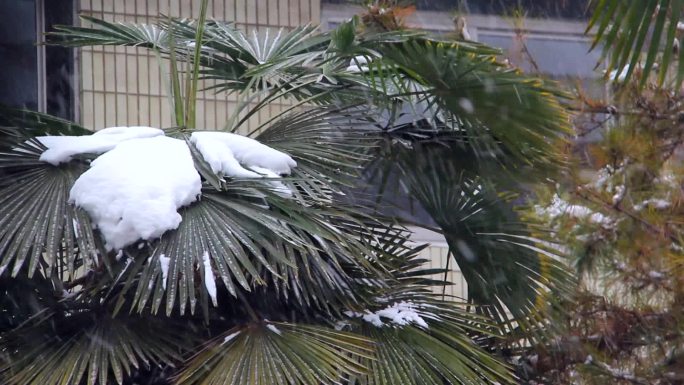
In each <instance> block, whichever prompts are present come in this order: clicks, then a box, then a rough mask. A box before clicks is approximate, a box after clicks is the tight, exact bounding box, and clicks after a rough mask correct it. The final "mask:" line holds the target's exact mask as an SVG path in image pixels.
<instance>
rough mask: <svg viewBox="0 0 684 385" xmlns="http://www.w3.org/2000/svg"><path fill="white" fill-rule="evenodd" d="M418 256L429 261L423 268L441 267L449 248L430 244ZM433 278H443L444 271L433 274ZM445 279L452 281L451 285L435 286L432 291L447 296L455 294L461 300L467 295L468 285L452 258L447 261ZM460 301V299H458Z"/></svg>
mask: <svg viewBox="0 0 684 385" xmlns="http://www.w3.org/2000/svg"><path fill="white" fill-rule="evenodd" d="M420 256H421V257H422V258H425V259H427V260H428V261H429V263H428V264H427V265H426V266H425V268H429V269H443V268H445V267H446V265H447V259H448V258H449V249H448V248H447V247H445V246H443V245H437V246H430V247H427V248H425V249H424V250H423V251H421V253H420ZM433 278H434V279H439V280H443V279H444V273H441V274H435V275H434V276H433ZM447 281H449V282H452V283H453V284H452V285H447V286H446V287H445V288H444V287H435V288H434V289H433V291H434V292H435V293H438V294H442V293H444V294H446V295H447V296H455V297H458V298H461V299H463V300H465V299H467V297H468V286H467V284H466V282H465V280H464V279H463V274H462V273H461V271H460V270H459V269H458V266H456V263H455V262H454V259H453V258H451V261H450V262H449V271H448V272H447ZM459 301H460V300H459Z"/></svg>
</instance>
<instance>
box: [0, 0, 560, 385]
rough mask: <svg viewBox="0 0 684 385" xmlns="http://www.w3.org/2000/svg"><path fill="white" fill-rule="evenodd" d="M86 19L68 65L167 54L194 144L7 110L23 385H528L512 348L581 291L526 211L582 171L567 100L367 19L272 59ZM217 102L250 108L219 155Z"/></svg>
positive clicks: (9, 316) (72, 34) (301, 40)
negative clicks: (404, 201) (74, 59)
mask: <svg viewBox="0 0 684 385" xmlns="http://www.w3.org/2000/svg"><path fill="white" fill-rule="evenodd" d="M202 5H203V9H206V1H205V2H203V4H202ZM204 13H205V12H204V11H203V12H202V13H201V14H202V15H204ZM84 19H85V21H87V22H89V23H91V24H92V25H91V26H90V27H73V26H65V27H62V28H61V29H60V31H59V32H57V33H56V34H54V35H53V36H52V37H53V42H55V43H59V44H63V45H67V46H73V47H81V46H87V45H125V46H138V47H145V48H148V49H149V50H151V51H152V52H154V53H155V54H156V55H158V57H159V60H160V63H168V65H169V68H170V73H171V74H170V77H169V82H168V83H169V101H170V103H171V104H172V106H173V107H174V108H173V110H174V113H175V122H176V125H177V126H176V127H170V128H165V129H164V130H163V131H162V130H157V129H151V128H147V129H138V130H135V129H131V128H110V129H108V130H104V131H103V132H98V133H96V134H91V133H90V132H89V131H88V130H87V129H85V128H83V127H80V126H78V125H76V124H73V123H70V122H66V121H62V120H60V119H57V118H53V117H50V116H46V115H42V114H39V113H32V112H26V111H12V110H7V109H3V111H2V112H3V114H2V116H3V118H2V125H3V126H5V127H4V128H2V135H3V136H2V142H1V146H2V148H1V149H0V170H2V173H3V174H2V179H1V180H0V205H1V207H2V208H3V209H2V214H0V271H2V273H1V275H0V285H2V286H1V287H2V291H3V296H2V299H0V302H1V303H2V307H1V308H0V311H1V313H0V324H1V327H0V378H2V381H3V382H5V383H9V384H77V383H88V384H95V383H99V384H102V385H104V384H107V383H109V382H111V381H112V378H113V381H115V382H116V383H119V384H123V383H131V384H132V383H141V382H142V383H179V384H194V383H202V384H306V385H310V384H330V383H345V384H374V385H380V384H388V385H389V384H416V385H422V384H444V383H448V384H457V383H458V384H461V383H465V384H476V383H512V382H514V379H515V376H514V374H513V373H512V370H511V369H510V367H509V366H508V365H506V363H505V361H504V356H503V355H502V352H504V348H505V349H507V350H506V352H507V353H506V354H513V353H511V352H510V349H513V348H515V347H516V346H521V345H524V344H527V343H529V342H525V341H529V340H535V339H543V338H545V336H546V334H545V332H546V331H547V329H548V327H549V325H548V324H547V322H545V314H546V313H547V311H550V310H553V309H554V306H555V304H556V303H557V300H558V298H561V297H563V295H564V293H566V292H567V291H568V286H569V285H571V284H572V279H571V277H570V275H569V274H568V273H567V269H566V268H565V266H564V264H563V263H562V261H561V260H559V258H558V253H557V252H554V250H552V249H551V250H549V249H548V243H540V242H539V240H538V239H537V238H535V237H534V236H533V235H534V234H539V231H538V230H539V229H533V228H531V227H530V225H528V224H527V223H525V222H524V221H523V220H522V219H521V218H520V217H519V216H518V214H517V213H516V211H515V210H514V209H513V203H514V201H513V200H514V199H515V194H513V192H515V191H519V190H520V189H521V188H522V187H521V186H523V185H524V184H525V183H532V182H536V181H539V180H540V179H542V178H543V177H544V176H545V175H546V172H547V171H549V170H551V169H554V168H557V167H559V166H561V162H560V161H559V158H558V157H557V154H556V153H555V152H553V151H552V149H553V148H554V147H553V143H554V142H555V141H558V140H562V135H563V134H564V133H565V132H566V130H567V118H566V116H565V112H564V110H563V108H562V107H561V105H560V104H559V98H562V96H563V95H562V94H560V93H559V92H557V91H556V90H555V89H554V87H553V86H552V85H549V84H546V83H544V82H543V81H541V80H539V79H533V78H528V77H525V76H523V75H521V74H520V73H519V72H517V71H515V70H513V69H510V68H508V67H506V66H505V65H503V64H501V63H499V62H498V61H497V59H496V55H497V54H498V51H496V50H493V49H491V48H488V47H485V46H482V45H479V44H476V43H473V42H467V41H452V40H442V39H440V38H438V37H434V36H430V35H429V34H426V33H423V32H419V31H413V30H388V31H383V30H376V29H373V28H367V27H365V26H364V25H362V24H361V23H360V22H359V20H358V19H353V20H351V21H349V22H347V23H343V24H342V25H341V26H340V27H338V28H337V29H336V30H334V31H332V32H330V33H318V32H317V31H316V28H315V27H313V26H303V27H299V28H296V29H294V30H292V31H289V32H285V31H281V32H280V33H278V34H277V35H275V36H274V35H270V36H253V37H250V36H247V35H245V34H244V33H243V32H241V31H240V30H238V29H237V28H236V27H235V26H234V25H233V24H231V23H225V22H219V21H206V20H205V19H204V17H203V16H202V17H200V19H199V20H179V19H161V20H160V21H159V22H158V23H157V24H128V23H113V22H106V21H102V20H97V19H94V18H88V17H85V18H84ZM181 69H183V71H181ZM200 79H204V80H210V81H211V82H212V83H211V84H212V89H213V90H214V91H217V92H226V93H231V94H235V95H237V97H238V100H240V101H241V103H240V104H239V107H238V109H237V110H236V111H235V112H234V113H233V115H232V116H230V117H228V119H227V123H226V126H225V127H223V128H220V127H216V128H217V129H220V131H219V132H206V131H205V130H203V128H200V127H195V119H194V115H195V111H194V103H195V97H196V94H197V90H198V87H199V80H200ZM281 100H286V101H288V102H289V103H290V104H291V105H292V107H291V108H290V109H289V110H288V111H286V112H284V113H283V114H281V115H280V116H277V117H276V118H274V119H273V120H271V121H268V122H266V123H264V124H263V125H262V126H261V127H259V129H258V130H255V131H254V132H251V133H249V134H248V135H247V137H243V136H237V135H236V134H232V133H235V132H239V131H240V130H242V129H243V127H244V126H245V124H246V122H247V121H248V120H249V118H250V116H253V115H254V114H255V113H257V112H258V111H259V109H261V108H264V106H267V105H268V103H272V102H274V101H281ZM212 129H214V128H212ZM217 146H218V147H217ZM217 148H218V149H220V151H216V149H217ZM226 154H232V156H230V155H226ZM369 180H374V181H382V182H380V183H376V187H377V185H378V184H379V185H380V186H379V188H378V190H379V191H375V190H373V191H374V194H372V196H370V197H365V196H364V195H363V194H360V193H358V191H361V190H363V188H364V187H367V185H368V184H367V182H365V181H369ZM395 181H396V182H395ZM399 189H402V190H403V191H405V194H406V195H407V196H408V197H409V198H410V199H413V200H414V201H415V202H417V203H418V204H419V205H420V206H421V207H422V209H424V210H425V211H426V212H427V213H428V214H429V216H430V218H431V220H430V221H427V222H426V223H421V224H419V225H423V226H426V227H429V228H432V229H435V230H437V231H439V232H441V233H443V234H444V236H445V237H446V239H447V242H448V244H449V246H450V255H451V256H452V257H453V259H454V261H455V263H458V265H459V267H460V269H461V270H462V271H463V274H464V276H465V279H466V280H467V283H468V296H469V297H468V298H466V299H458V298H449V297H447V296H444V295H441V294H435V291H434V290H433V288H434V287H435V286H440V285H445V284H447V282H442V281H440V280H434V279H432V278H431V277H432V276H433V275H434V274H435V273H443V272H444V271H445V270H441V269H440V270H436V271H435V270H429V269H425V268H424V261H423V260H421V259H420V258H419V256H418V253H419V252H420V250H421V249H422V248H423V247H424V246H415V245H413V244H411V243H410V242H409V241H408V235H409V234H408V231H407V229H406V228H405V227H403V224H405V223H406V220H407V218H402V217H398V216H397V215H393V214H392V211H391V210H385V209H383V208H382V207H380V206H382V205H384V204H385V201H384V200H383V195H385V194H386V192H387V191H396V190H399ZM354 192H357V194H356V195H355V197H354V199H350V198H349V196H350V195H351V194H352V193H354ZM146 194H150V195H146ZM121 202H124V203H123V204H122V203H121ZM176 210H177V212H176ZM504 353H505V352H504Z"/></svg>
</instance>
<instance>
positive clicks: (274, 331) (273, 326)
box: [266, 324, 283, 335]
mask: <svg viewBox="0 0 684 385" xmlns="http://www.w3.org/2000/svg"><path fill="white" fill-rule="evenodd" d="M266 327H267V328H268V330H270V331H272V332H273V333H275V334H277V335H282V334H283V332H281V331H280V329H278V327H277V326H275V325H273V324H266Z"/></svg>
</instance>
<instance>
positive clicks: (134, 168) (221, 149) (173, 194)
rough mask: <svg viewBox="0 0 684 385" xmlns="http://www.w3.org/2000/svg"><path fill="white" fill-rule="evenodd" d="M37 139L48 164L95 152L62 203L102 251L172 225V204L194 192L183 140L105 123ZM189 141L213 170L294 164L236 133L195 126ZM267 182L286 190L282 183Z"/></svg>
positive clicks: (275, 173)
mask: <svg viewBox="0 0 684 385" xmlns="http://www.w3.org/2000/svg"><path fill="white" fill-rule="evenodd" d="M37 139H38V140H39V141H40V142H41V143H42V144H43V145H44V146H45V147H47V150H46V151H44V152H43V153H42V154H41V157H40V160H42V161H44V162H47V163H50V164H53V165H58V164H60V163H64V162H68V161H69V160H71V158H72V157H73V156H74V155H78V154H86V153H92V154H101V155H100V156H99V157H97V158H96V159H95V160H93V162H92V163H91V165H90V169H88V170H87V171H86V172H84V173H83V174H82V175H81V176H80V177H79V178H78V179H77V180H76V182H75V183H74V185H73V187H72V188H71V191H70V194H69V201H70V202H72V203H74V204H75V205H76V206H79V207H82V208H83V209H84V210H85V211H86V212H87V213H88V214H89V215H90V217H91V218H92V220H93V222H94V223H95V225H96V226H97V228H98V229H99V230H100V232H101V233H102V236H103V237H104V240H105V243H106V247H107V248H108V249H109V250H117V249H121V248H123V247H125V246H128V245H130V244H132V243H134V242H136V241H137V240H140V239H143V240H151V239H155V238H158V237H160V236H161V235H162V234H163V233H165V232H166V231H168V230H173V229H176V228H178V225H179V224H180V223H181V220H182V218H181V216H180V214H178V209H179V208H180V207H182V206H186V205H189V204H190V203H192V202H194V201H196V200H197V197H198V196H199V195H200V194H201V190H202V182H201V178H200V175H199V173H198V172H197V170H196V169H195V167H194V162H193V159H192V155H191V153H190V149H189V148H188V146H187V144H186V142H185V141H183V140H180V139H173V138H169V137H166V136H164V132H163V131H162V130H159V129H157V128H152V127H112V128H107V129H104V130H102V131H99V132H97V133H94V134H92V135H88V136H43V137H38V138H37ZM191 141H192V142H193V143H194V144H195V146H196V147H197V149H198V150H199V152H200V153H201V154H202V157H203V158H204V159H205V160H206V161H207V163H209V165H210V166H211V168H212V170H213V171H214V172H216V173H217V174H220V175H224V176H228V177H243V178H263V177H268V178H279V177H280V175H281V174H289V173H290V171H291V169H292V168H293V167H295V166H296V165H297V163H296V162H295V161H294V160H293V159H292V158H291V157H290V156H288V155H287V154H284V153H282V152H280V151H277V150H274V149H272V148H271V147H268V146H266V145H264V144H262V143H259V142H258V141H256V140H254V139H250V138H247V137H244V136H240V135H236V134H230V133H224V132H195V133H193V134H192V137H191ZM270 183H272V184H273V183H278V185H274V187H275V190H276V192H279V193H280V194H281V195H288V194H287V193H288V192H289V190H288V189H287V187H285V186H284V185H282V184H281V183H279V182H270ZM286 190H287V191H286Z"/></svg>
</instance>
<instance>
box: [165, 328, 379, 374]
mask: <svg viewBox="0 0 684 385" xmlns="http://www.w3.org/2000/svg"><path fill="white" fill-rule="evenodd" d="M371 352H372V344H371V341H370V340H368V339H365V338H363V337H360V336H358V335H354V334H351V333H347V332H340V331H335V330H332V329H328V328H325V327H320V326H313V325H302V324H291V323H281V322H270V321H263V322H260V323H256V322H253V323H250V324H247V325H244V326H240V327H235V328H233V329H230V330H228V331H226V332H225V333H223V334H222V335H220V336H218V337H217V338H215V339H213V340H212V341H210V342H209V343H207V344H206V345H205V346H204V347H202V349H201V350H200V351H199V352H198V353H197V354H196V355H194V356H193V357H192V358H191V359H190V361H189V362H188V364H187V365H186V367H185V368H184V369H183V370H182V371H181V372H180V373H179V375H178V377H177V383H178V384H196V383H202V384H225V383H230V384H253V385H310V384H329V383H338V382H340V381H341V379H343V378H344V377H346V376H349V375H359V374H361V373H363V372H365V370H366V368H365V367H363V366H362V365H361V364H359V361H360V359H362V358H366V359H370V358H371V355H370V354H371Z"/></svg>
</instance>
